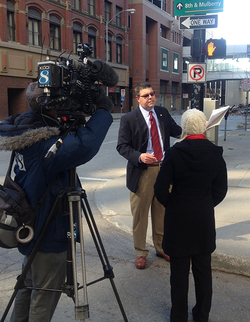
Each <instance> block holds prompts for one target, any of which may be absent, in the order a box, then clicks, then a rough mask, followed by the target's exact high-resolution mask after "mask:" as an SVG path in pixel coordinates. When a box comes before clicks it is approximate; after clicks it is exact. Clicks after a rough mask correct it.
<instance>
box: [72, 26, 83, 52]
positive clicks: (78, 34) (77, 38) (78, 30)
mask: <svg viewBox="0 0 250 322" xmlns="http://www.w3.org/2000/svg"><path fill="white" fill-rule="evenodd" d="M79 42H82V27H81V26H80V25H79V24H78V23H76V22H74V23H73V53H74V54H77V44H78V43H79Z"/></svg>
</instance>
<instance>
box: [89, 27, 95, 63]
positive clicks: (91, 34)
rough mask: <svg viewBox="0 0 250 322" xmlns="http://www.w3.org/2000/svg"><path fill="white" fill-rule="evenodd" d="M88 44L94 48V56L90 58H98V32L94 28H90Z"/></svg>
mask: <svg viewBox="0 0 250 322" xmlns="http://www.w3.org/2000/svg"><path fill="white" fill-rule="evenodd" d="M88 43H89V44H90V46H91V47H92V50H93V52H92V54H91V56H90V57H92V58H96V31H95V29H93V28H89V30H88Z"/></svg>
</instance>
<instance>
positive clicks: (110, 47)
mask: <svg viewBox="0 0 250 322" xmlns="http://www.w3.org/2000/svg"><path fill="white" fill-rule="evenodd" d="M106 41H107V39H106V38H105V45H106ZM106 48H107V47H106V46H105V53H106ZM105 57H106V56H105ZM108 61H112V42H111V36H110V35H108Z"/></svg>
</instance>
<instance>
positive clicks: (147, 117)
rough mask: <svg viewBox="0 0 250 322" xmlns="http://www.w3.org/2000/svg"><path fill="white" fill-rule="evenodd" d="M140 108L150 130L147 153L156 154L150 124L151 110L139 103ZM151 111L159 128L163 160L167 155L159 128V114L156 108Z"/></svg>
mask: <svg viewBox="0 0 250 322" xmlns="http://www.w3.org/2000/svg"><path fill="white" fill-rule="evenodd" d="M139 108H140V111H141V112H142V115H143V117H144V119H145V122H146V124H147V127H148V131H149V137H148V146H147V151H146V153H150V154H154V150H153V144H152V137H151V125H150V114H149V112H150V111H147V110H145V109H144V108H143V107H141V106H140V105H139ZM151 111H152V112H153V116H154V118H155V121H156V125H157V129H158V134H159V139H160V144H161V150H162V154H163V157H162V160H163V159H164V155H165V151H164V150H163V141H162V136H161V131H160V128H159V122H158V118H157V114H156V113H155V110H154V108H153V109H152V110H151ZM162 160H161V161H162Z"/></svg>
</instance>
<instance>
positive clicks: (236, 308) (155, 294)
mask: <svg viewBox="0 0 250 322" xmlns="http://www.w3.org/2000/svg"><path fill="white" fill-rule="evenodd" d="M177 118H178V117H177ZM118 128H119V121H118V120H115V121H114V123H113V125H112V127H111V129H110V131H109V133H108V135H107V137H106V139H105V141H104V144H103V145H102V147H101V149H100V151H99V153H98V155H97V156H96V157H95V158H94V159H93V160H91V161H90V162H89V163H88V164H86V165H83V166H81V167H79V168H78V174H79V176H80V177H81V180H82V183H83V188H84V189H85V190H86V192H87V197H88V201H89V203H90V206H91V211H92V213H93V215H94V219H95V222H96V224H97V228H98V231H99V232H100V235H101V240H102V242H103V244H104V248H105V252H106V254H107V256H108V260H109V262H110V264H111V265H112V266H113V272H114V275H115V278H114V283H115V286H116V288H117V291H118V294H119V297H120V299H121V303H122V305H123V308H124V310H125V313H126V316H127V319H128V321H130V322H149V321H150V322H152V321H155V322H163V321H164V322H168V321H169V311H170V306H171V301H170V283H169V276H170V269H169V264H168V263H167V262H166V261H165V260H163V259H160V258H158V257H156V256H155V255H154V250H153V248H152V247H151V246H150V245H149V248H150V255H149V256H148V266H147V268H146V269H145V270H138V269H136V268H135V265H134V260H135V258H134V249H133V241H132V238H131V236H130V235H129V234H127V233H125V232H123V231H121V230H120V229H119V228H117V227H116V226H114V225H112V224H110V223H109V222H107V221H106V220H104V219H103V217H102V214H101V213H100V212H99V210H98V208H97V207H96V205H95V191H96V190H97V189H98V188H99V187H100V186H101V185H102V184H103V182H105V181H106V180H110V179H113V178H115V177H117V176H122V175H124V174H125V165H126V162H125V160H124V159H123V158H122V157H120V156H119V155H118V153H117V152H116V151H115V146H116V141H117V132H118ZM8 157H9V154H8V153H6V152H0V164H1V168H0V175H1V176H3V175H5V173H6V169H7V165H8V161H9V160H8ZM78 253H79V251H78ZM84 254H85V259H86V263H85V267H84V268H82V266H81V265H80V263H79V257H80V256H79V254H78V256H77V258H78V266H77V276H79V275H80V273H81V271H82V269H83V271H84V272H86V276H87V282H88V283H89V282H90V281H93V280H96V279H98V278H100V277H102V276H103V268H102V263H101V261H100V258H99V256H98V254H97V251H96V248H95V245H94V243H93V238H92V237H91V235H90V231H89V227H88V225H87V224H86V223H84ZM21 261H22V256H21V255H20V254H19V253H18V251H17V250H5V249H0V291H1V296H0V299H1V300H0V313H1V314H2V313H3V311H4V309H5V307H6V305H7V303H8V301H9V298H10V296H11V294H12V292H13V287H14V285H15V280H16V277H17V275H18V274H19V273H20V267H21ZM213 289H214V291H213V304H212V310H211V314H210V321H211V322H249V321H250V309H249V301H250V293H249V289H250V279H249V278H247V277H242V276H238V275H231V274H225V273H221V272H218V271H214V272H213ZM87 294H88V303H89V313H90V318H88V319H86V321H93V322H94V321H95V322H120V321H124V318H123V316H122V314H121V311H120V309H119V306H118V302H117V299H116V297H115V292H114V290H113V288H112V286H111V283H110V281H109V279H105V280H104V281H101V282H97V283H96V284H94V285H91V286H89V287H88V288H87ZM194 304H195V295H194V284H193V280H192V275H191V274H190V293H189V309H190V310H189V311H190V312H191V308H192V307H193V305H194ZM74 311H75V306H74V303H73V301H72V299H71V298H69V297H67V296H66V294H63V295H62V297H61V299H60V302H59V304H58V307H57V310H56V312H55V315H54V317H53V320H52V322H62V321H63V322H70V321H75V312H74ZM189 317H190V320H191V313H190V316H189ZM6 321H8V318H7V319H6Z"/></svg>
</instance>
